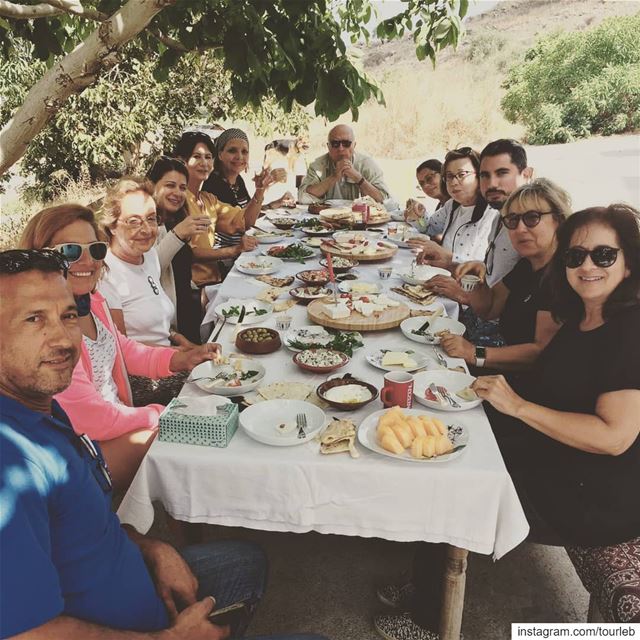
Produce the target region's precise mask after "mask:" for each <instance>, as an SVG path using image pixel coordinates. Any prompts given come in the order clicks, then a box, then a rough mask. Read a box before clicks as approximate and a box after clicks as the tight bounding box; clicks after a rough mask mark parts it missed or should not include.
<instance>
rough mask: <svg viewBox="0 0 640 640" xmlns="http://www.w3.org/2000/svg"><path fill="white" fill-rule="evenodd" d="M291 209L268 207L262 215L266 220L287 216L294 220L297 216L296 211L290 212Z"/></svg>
mask: <svg viewBox="0 0 640 640" xmlns="http://www.w3.org/2000/svg"><path fill="white" fill-rule="evenodd" d="M291 211H292V210H291V209H270V210H269V211H267V212H266V213H265V214H264V217H265V218H267V219H268V220H274V219H275V218H289V219H290V220H292V221H294V222H296V221H297V220H298V216H297V214H296V213H293V214H292V212H291Z"/></svg>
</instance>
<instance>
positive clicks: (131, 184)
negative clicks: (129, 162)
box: [100, 176, 153, 241]
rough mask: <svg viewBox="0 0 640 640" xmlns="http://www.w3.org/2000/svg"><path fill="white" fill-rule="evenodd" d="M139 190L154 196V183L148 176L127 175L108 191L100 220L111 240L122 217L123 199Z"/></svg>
mask: <svg viewBox="0 0 640 640" xmlns="http://www.w3.org/2000/svg"><path fill="white" fill-rule="evenodd" d="M138 192H140V193H146V194H147V195H148V196H149V197H150V198H153V183H152V182H151V181H150V180H148V179H147V178H138V177H135V176H125V177H124V178H121V179H120V180H118V182H116V184H115V185H114V186H113V187H111V189H109V190H108V191H107V195H106V196H105V199H104V202H103V203H102V208H101V210H100V213H101V219H100V222H101V224H102V227H103V228H104V231H105V233H106V234H107V237H108V239H109V241H111V239H112V238H113V232H112V229H113V227H114V226H115V225H116V222H117V221H118V218H119V217H120V213H121V205H122V200H123V199H124V197H125V196H126V195H128V194H130V193H138Z"/></svg>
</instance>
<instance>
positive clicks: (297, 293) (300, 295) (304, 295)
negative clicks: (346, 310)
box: [289, 285, 333, 300]
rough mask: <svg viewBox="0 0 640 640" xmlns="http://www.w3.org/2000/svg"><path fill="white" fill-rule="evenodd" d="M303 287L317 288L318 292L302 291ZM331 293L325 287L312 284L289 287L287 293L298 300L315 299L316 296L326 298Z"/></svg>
mask: <svg viewBox="0 0 640 640" xmlns="http://www.w3.org/2000/svg"><path fill="white" fill-rule="evenodd" d="M305 289H318V293H308V292H305V291H304V290H305ZM332 293H333V292H332V291H331V289H328V288H327V287H322V286H320V287H314V286H313V285H307V286H304V287H294V288H293V289H289V295H290V296H291V297H292V298H297V299H299V300H317V299H318V298H326V297H327V296H330V295H331V294H332Z"/></svg>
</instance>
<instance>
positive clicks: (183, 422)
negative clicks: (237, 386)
mask: <svg viewBox="0 0 640 640" xmlns="http://www.w3.org/2000/svg"><path fill="white" fill-rule="evenodd" d="M207 401H209V402H208V403H207ZM237 428H238V405H237V404H234V403H233V402H229V403H226V404H219V405H217V406H216V404H215V400H214V399H213V397H209V398H197V399H194V398H186V399H184V398H183V399H181V398H174V399H173V400H172V401H171V402H170V403H169V404H168V405H167V406H166V408H165V410H164V411H163V412H162V414H161V415H160V430H159V431H160V433H159V436H158V438H159V439H160V440H163V441H164V442H180V443H182V444H198V445H203V446H206V447H226V446H227V445H228V444H229V442H230V441H231V438H232V437H233V434H234V433H235V432H236V429H237Z"/></svg>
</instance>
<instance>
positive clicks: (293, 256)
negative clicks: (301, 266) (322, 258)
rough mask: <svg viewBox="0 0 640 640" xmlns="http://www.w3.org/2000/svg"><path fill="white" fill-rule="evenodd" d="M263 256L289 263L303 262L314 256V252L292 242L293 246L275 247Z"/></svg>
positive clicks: (309, 248)
mask: <svg viewBox="0 0 640 640" xmlns="http://www.w3.org/2000/svg"><path fill="white" fill-rule="evenodd" d="M264 254H265V255H268V256H271V257H272V258H280V259H281V260H287V261H290V262H304V261H305V260H308V259H309V258H312V257H313V256H315V255H316V252H315V251H314V250H313V249H312V248H311V247H305V246H304V245H303V244H301V243H299V242H294V243H293V244H286V245H276V246H275V247H271V248H270V249H267V250H266V251H265V252H264Z"/></svg>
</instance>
